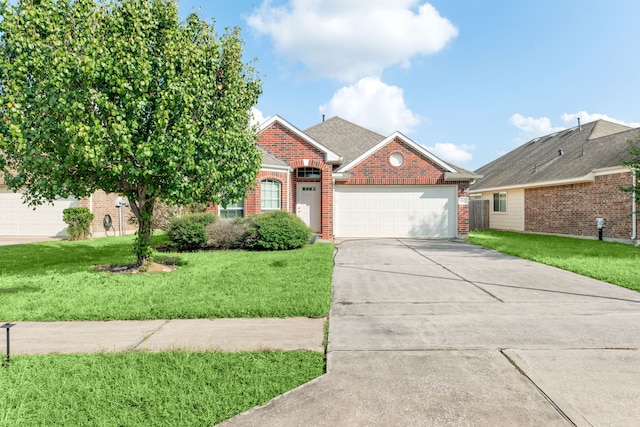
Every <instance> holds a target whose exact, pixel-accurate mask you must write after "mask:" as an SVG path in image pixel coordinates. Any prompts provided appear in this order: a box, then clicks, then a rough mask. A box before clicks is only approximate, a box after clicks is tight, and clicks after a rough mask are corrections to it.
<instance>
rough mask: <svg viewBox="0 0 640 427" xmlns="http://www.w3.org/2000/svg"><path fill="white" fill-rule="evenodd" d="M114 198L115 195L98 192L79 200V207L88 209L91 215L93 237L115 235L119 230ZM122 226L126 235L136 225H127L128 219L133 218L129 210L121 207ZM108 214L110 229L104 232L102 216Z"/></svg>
mask: <svg viewBox="0 0 640 427" xmlns="http://www.w3.org/2000/svg"><path fill="white" fill-rule="evenodd" d="M116 197H118V195H117V194H115V193H109V194H107V193H105V192H104V191H102V190H98V191H96V192H95V193H93V196H92V197H91V198H88V197H87V198H84V199H81V200H80V206H81V207H85V208H89V209H90V210H91V212H92V213H93V223H92V224H91V232H92V235H93V236H94V237H102V236H104V235H105V234H106V235H108V236H113V235H117V233H118V230H119V229H120V228H119V227H120V223H119V215H118V208H116V206H115V201H116ZM120 209H122V224H123V226H124V228H125V230H126V234H131V233H133V232H135V231H136V230H137V229H138V227H137V225H132V224H129V222H128V219H129V217H132V216H134V215H133V212H132V211H131V208H128V207H122V208H120ZM107 214H109V215H110V216H111V221H112V227H111V229H110V230H109V231H106V232H105V228H104V226H103V224H102V220H103V219H104V216H105V215H107Z"/></svg>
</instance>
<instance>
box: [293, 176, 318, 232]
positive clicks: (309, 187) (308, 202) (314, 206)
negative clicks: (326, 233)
mask: <svg viewBox="0 0 640 427" xmlns="http://www.w3.org/2000/svg"><path fill="white" fill-rule="evenodd" d="M321 197H322V191H321V185H320V183H319V182H299V183H298V185H297V194H296V214H297V215H298V217H299V218H300V219H301V220H303V221H304V223H305V224H307V225H308V226H309V227H311V228H313V231H314V232H315V233H320V200H321Z"/></svg>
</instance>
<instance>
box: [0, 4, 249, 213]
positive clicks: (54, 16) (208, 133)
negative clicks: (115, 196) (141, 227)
mask: <svg viewBox="0 0 640 427" xmlns="http://www.w3.org/2000/svg"><path fill="white" fill-rule="evenodd" d="M0 16H2V22H0V34H1V39H0V61H2V63H1V64H0V106H3V107H0V108H2V111H0V113H2V117H3V119H2V121H1V122H0V148H1V149H2V150H3V151H4V153H5V160H6V163H7V165H6V167H5V172H6V171H8V170H9V169H11V170H13V171H15V172H16V173H15V174H13V175H12V176H10V177H9V179H7V184H8V185H9V186H11V187H12V188H19V187H24V188H25V189H26V198H27V201H28V202H30V203H33V204H37V203H42V202H43V201H46V200H51V199H53V198H55V197H56V196H69V195H75V196H79V197H82V196H87V195H89V194H91V193H92V192H94V191H95V190H97V189H102V190H104V191H107V192H118V193H121V194H124V195H126V196H127V197H128V198H129V200H130V201H131V202H132V207H134V212H135V211H136V210H138V212H140V214H142V211H143V209H140V206H144V205H145V204H147V200H146V199H147V198H149V199H151V203H149V204H148V205H147V206H153V205H154V201H155V199H162V200H164V201H166V202H169V203H172V204H188V203H194V202H200V203H202V202H212V203H220V202H222V201H228V200H238V199H241V198H242V197H243V196H244V195H245V192H246V190H247V188H248V187H249V186H250V185H251V184H252V182H253V181H254V179H255V177H256V174H257V171H258V170H259V168H260V160H261V159H260V153H259V151H258V150H257V148H256V140H257V135H256V132H255V130H253V129H252V128H251V126H250V121H249V120H250V109H251V107H252V106H253V105H255V104H256V103H257V100H258V96H259V95H260V93H261V84H260V80H259V78H258V76H257V74H256V72H255V70H254V69H253V67H252V66H251V65H249V64H245V63H243V62H242V40H241V38H240V31H239V30H238V29H233V30H231V31H229V32H227V33H226V34H224V35H222V36H221V37H217V36H216V35H215V32H214V28H213V26H211V25H209V24H207V23H205V22H203V21H201V20H200V19H199V18H198V17H197V15H195V14H192V15H190V16H189V17H188V19H187V20H186V21H185V22H183V23H180V22H179V21H178V11H177V5H176V3H175V1H170V0H152V1H148V0H120V1H113V2H108V3H102V2H101V3H99V4H96V3H94V1H92V0H74V1H71V0H39V1H36V0H22V1H18V2H17V4H16V5H15V6H13V5H11V4H9V2H8V1H6V0H4V1H3V3H2V4H1V5H0ZM136 215H137V214H136Z"/></svg>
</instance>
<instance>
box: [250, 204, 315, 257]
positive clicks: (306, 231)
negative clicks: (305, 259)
mask: <svg viewBox="0 0 640 427" xmlns="http://www.w3.org/2000/svg"><path fill="white" fill-rule="evenodd" d="M252 219H253V222H254V223H255V227H254V228H251V229H249V235H248V236H247V240H246V243H247V246H248V247H250V248H254V249H267V250H288V249H297V248H301V247H303V246H304V245H306V244H307V243H309V240H311V236H312V235H313V230H312V229H311V228H310V227H307V225H306V224H305V223H304V222H303V221H302V220H301V219H300V218H298V217H297V216H296V215H294V214H292V213H290V212H286V211H270V212H267V213H264V214H261V215H258V216H255V217H253V218H252Z"/></svg>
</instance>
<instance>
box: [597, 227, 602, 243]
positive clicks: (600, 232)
mask: <svg viewBox="0 0 640 427" xmlns="http://www.w3.org/2000/svg"><path fill="white" fill-rule="evenodd" d="M598 240H602V228H598Z"/></svg>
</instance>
